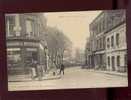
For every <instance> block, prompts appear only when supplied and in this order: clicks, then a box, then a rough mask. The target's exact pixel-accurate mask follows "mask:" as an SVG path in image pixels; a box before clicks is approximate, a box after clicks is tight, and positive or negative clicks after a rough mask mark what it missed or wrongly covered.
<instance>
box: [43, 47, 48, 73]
mask: <svg viewBox="0 0 131 100" xmlns="http://www.w3.org/2000/svg"><path fill="white" fill-rule="evenodd" d="M44 52H45V72H47V69H48V48H47V44H45V47H44Z"/></svg>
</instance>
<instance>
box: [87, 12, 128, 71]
mask: <svg viewBox="0 0 131 100" xmlns="http://www.w3.org/2000/svg"><path fill="white" fill-rule="evenodd" d="M125 16H126V14H125V10H107V11H106V10H105V11H102V12H101V13H100V14H99V15H98V16H97V17H96V18H95V19H94V20H93V21H92V23H91V24H90V26H89V27H90V41H89V42H90V46H89V48H90V49H89V50H90V53H89V66H92V68H95V69H101V70H112V71H127V68H126V66H127V44H126V23H125V20H126V17H125ZM93 66H94V67H93Z"/></svg>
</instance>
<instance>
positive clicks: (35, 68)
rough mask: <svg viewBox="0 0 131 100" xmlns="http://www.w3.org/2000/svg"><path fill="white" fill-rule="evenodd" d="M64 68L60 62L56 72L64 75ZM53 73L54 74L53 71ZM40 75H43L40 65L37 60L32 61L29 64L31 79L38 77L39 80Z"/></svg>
mask: <svg viewBox="0 0 131 100" xmlns="http://www.w3.org/2000/svg"><path fill="white" fill-rule="evenodd" d="M64 69H65V66H64V65H63V64H61V65H60V68H59V73H58V74H59V75H61V73H63V75H64ZM53 75H55V74H54V73H53ZM42 77H43V69H42V66H40V65H39V63H38V62H37V61H32V64H31V78H32V79H35V78H39V80H41V79H42Z"/></svg>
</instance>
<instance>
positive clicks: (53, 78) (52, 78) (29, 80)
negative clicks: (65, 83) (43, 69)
mask: <svg viewBox="0 0 131 100" xmlns="http://www.w3.org/2000/svg"><path fill="white" fill-rule="evenodd" d="M60 78H61V76H58V77H51V78H43V79H41V80H39V79H38V78H37V79H27V80H14V81H8V82H31V81H32V82H33V81H44V80H55V79H60Z"/></svg>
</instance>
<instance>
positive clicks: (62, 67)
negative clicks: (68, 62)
mask: <svg viewBox="0 0 131 100" xmlns="http://www.w3.org/2000/svg"><path fill="white" fill-rule="evenodd" d="M64 69H65V66H64V65H63V64H61V66H60V74H61V72H63V75H64Z"/></svg>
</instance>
